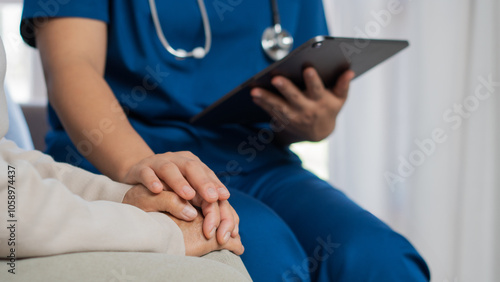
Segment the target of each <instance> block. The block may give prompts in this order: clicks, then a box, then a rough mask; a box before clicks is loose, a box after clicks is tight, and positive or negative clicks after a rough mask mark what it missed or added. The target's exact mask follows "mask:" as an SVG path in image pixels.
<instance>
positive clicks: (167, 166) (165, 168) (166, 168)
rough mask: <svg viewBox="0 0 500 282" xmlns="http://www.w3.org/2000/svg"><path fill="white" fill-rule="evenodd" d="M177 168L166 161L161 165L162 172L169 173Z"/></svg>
mask: <svg viewBox="0 0 500 282" xmlns="http://www.w3.org/2000/svg"><path fill="white" fill-rule="evenodd" d="M176 167H177V166H176V165H175V164H174V163H173V162H170V161H166V162H164V163H162V164H161V165H160V170H161V171H167V170H171V169H174V168H176Z"/></svg>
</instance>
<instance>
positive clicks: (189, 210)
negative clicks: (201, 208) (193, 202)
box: [182, 206, 198, 219]
mask: <svg viewBox="0 0 500 282" xmlns="http://www.w3.org/2000/svg"><path fill="white" fill-rule="evenodd" d="M182 214H183V215H184V216H185V217H186V218H187V219H191V218H193V217H196V215H197V214H198V213H197V212H196V210H195V209H194V208H193V207H191V206H185V207H184V209H182Z"/></svg>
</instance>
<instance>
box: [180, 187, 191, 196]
mask: <svg viewBox="0 0 500 282" xmlns="http://www.w3.org/2000/svg"><path fill="white" fill-rule="evenodd" d="M182 192H184V194H186V195H191V194H193V189H192V188H191V187H189V186H184V187H182Z"/></svg>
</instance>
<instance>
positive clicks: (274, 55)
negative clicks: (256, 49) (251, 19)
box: [262, 24, 293, 61]
mask: <svg viewBox="0 0 500 282" xmlns="http://www.w3.org/2000/svg"><path fill="white" fill-rule="evenodd" d="M292 46H293V37H292V36H291V35H290V33H288V32H287V31H286V30H283V29H281V25H280V24H276V25H274V26H270V27H268V28H266V29H265V30H264V33H263V34H262V49H263V50H264V52H265V53H266V54H267V56H269V58H271V59H273V60H274V61H279V60H281V59H283V58H284V57H285V56H286V55H288V54H289V53H290V50H291V49H292Z"/></svg>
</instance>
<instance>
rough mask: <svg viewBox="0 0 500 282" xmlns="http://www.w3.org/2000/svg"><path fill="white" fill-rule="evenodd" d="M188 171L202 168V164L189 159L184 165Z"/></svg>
mask: <svg viewBox="0 0 500 282" xmlns="http://www.w3.org/2000/svg"><path fill="white" fill-rule="evenodd" d="M184 166H185V167H186V168H187V169H194V168H197V167H199V166H200V162H199V161H197V160H193V159H189V160H187V161H186V162H185V163H184Z"/></svg>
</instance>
